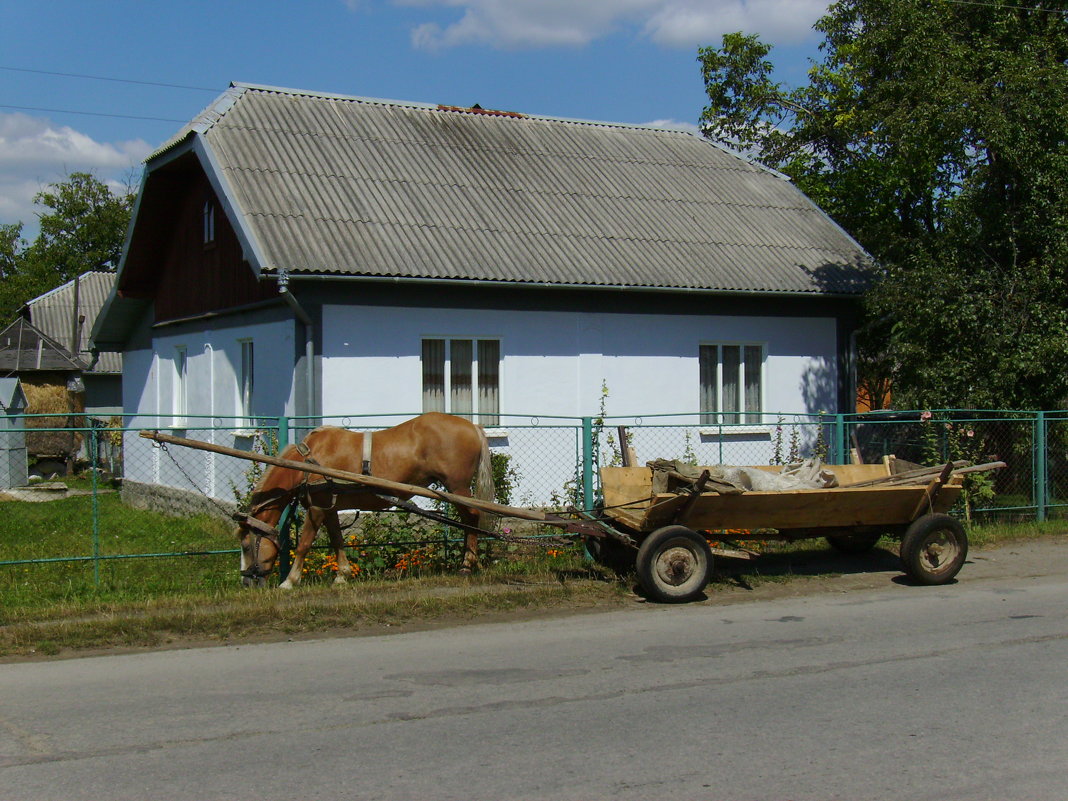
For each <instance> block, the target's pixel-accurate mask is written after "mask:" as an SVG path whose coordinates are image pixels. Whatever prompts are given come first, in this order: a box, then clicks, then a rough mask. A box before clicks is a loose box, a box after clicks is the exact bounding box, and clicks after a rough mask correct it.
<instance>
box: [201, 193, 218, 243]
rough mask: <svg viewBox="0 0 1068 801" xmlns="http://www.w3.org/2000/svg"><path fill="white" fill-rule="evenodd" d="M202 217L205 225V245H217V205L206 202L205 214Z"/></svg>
mask: <svg viewBox="0 0 1068 801" xmlns="http://www.w3.org/2000/svg"><path fill="white" fill-rule="evenodd" d="M202 216H203V223H204V225H203V228H204V244H205V245H212V244H214V243H215V204H214V203H213V202H212V201H210V200H206V201H204V212H203V215H202Z"/></svg>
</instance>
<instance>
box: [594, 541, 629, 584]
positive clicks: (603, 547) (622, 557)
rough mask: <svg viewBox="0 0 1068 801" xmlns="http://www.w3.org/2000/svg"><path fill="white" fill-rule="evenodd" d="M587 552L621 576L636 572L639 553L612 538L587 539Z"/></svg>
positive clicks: (600, 563) (597, 561)
mask: <svg viewBox="0 0 1068 801" xmlns="http://www.w3.org/2000/svg"><path fill="white" fill-rule="evenodd" d="M586 550H587V551H589V554H590V556H592V557H593V561H595V562H596V563H597V564H599V565H603V566H604V567H607V568H608V569H609V570H611V571H613V572H614V573H617V574H619V575H621V576H622V575H625V574H627V573H633V572H634V557H635V555H636V554H637V553H638V551H637V550H636V549H635V548H633V547H630V546H627V545H624V544H623V543H622V542H620V541H619V540H615V539H612V538H611V537H586Z"/></svg>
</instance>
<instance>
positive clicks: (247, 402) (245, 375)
mask: <svg viewBox="0 0 1068 801" xmlns="http://www.w3.org/2000/svg"><path fill="white" fill-rule="evenodd" d="M240 342H241V374H240V376H239V377H238V380H239V381H240V383H239V384H238V408H239V412H240V415H241V416H242V417H252V387H253V383H254V377H255V359H254V357H253V354H254V351H253V347H252V340H251V339H242V340H241V341H240Z"/></svg>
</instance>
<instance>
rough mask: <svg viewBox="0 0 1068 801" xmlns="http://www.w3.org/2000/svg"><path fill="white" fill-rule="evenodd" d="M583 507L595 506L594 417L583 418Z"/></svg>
mask: <svg viewBox="0 0 1068 801" xmlns="http://www.w3.org/2000/svg"><path fill="white" fill-rule="evenodd" d="M582 508H583V509H592V508H593V418H592V417H583V418H582Z"/></svg>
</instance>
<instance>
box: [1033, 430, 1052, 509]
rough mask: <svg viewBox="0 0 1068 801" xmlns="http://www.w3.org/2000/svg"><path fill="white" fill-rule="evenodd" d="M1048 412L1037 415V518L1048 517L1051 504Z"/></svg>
mask: <svg viewBox="0 0 1068 801" xmlns="http://www.w3.org/2000/svg"><path fill="white" fill-rule="evenodd" d="M1047 455H1048V454H1047V451H1046V413H1045V412H1037V413H1036V416H1035V519H1036V520H1037V521H1038V522H1040V523H1041V522H1042V521H1044V520H1045V519H1046V507H1047V506H1048V504H1049V497H1048V495H1049V488H1048V487H1047V486H1046V481H1047V479H1046V457H1047Z"/></svg>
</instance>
